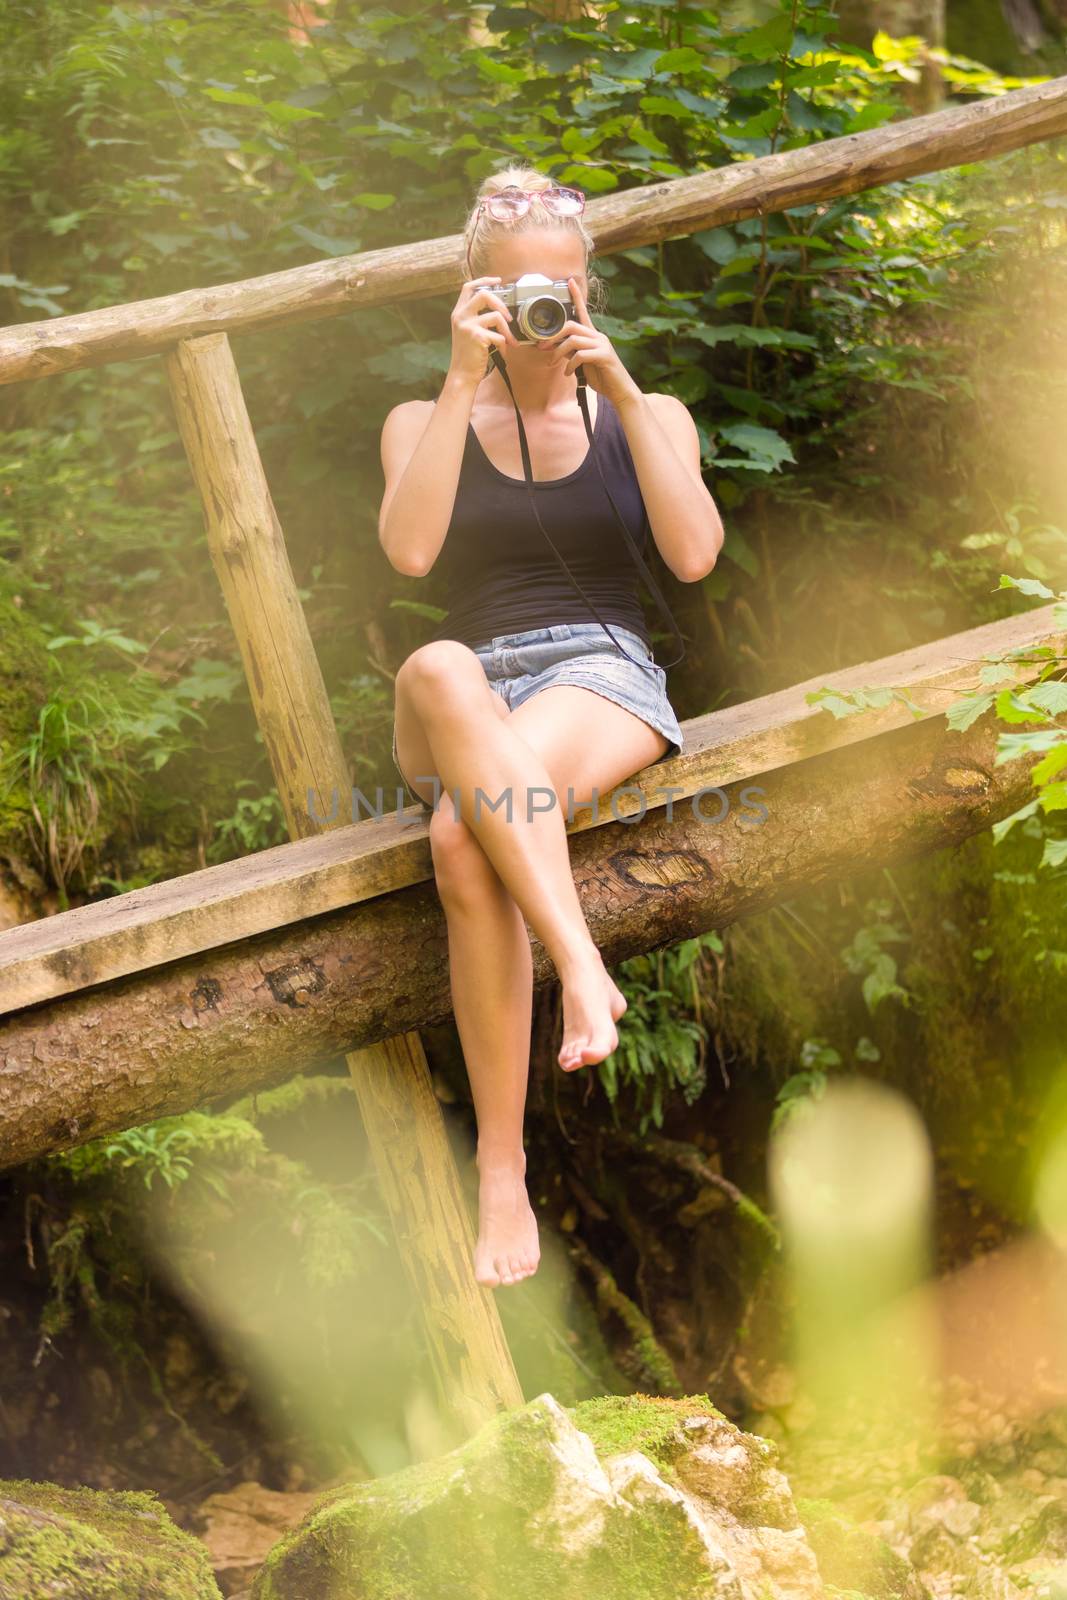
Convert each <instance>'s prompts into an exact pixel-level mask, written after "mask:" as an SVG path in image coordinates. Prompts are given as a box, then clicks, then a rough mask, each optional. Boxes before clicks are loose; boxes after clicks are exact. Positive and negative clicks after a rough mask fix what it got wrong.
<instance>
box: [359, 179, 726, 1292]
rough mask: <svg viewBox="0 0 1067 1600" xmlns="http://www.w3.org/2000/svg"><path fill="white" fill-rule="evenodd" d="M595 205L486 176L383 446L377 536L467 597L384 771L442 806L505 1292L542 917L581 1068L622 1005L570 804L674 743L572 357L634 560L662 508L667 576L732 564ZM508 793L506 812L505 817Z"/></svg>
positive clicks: (442, 861) (520, 1258)
mask: <svg viewBox="0 0 1067 1600" xmlns="http://www.w3.org/2000/svg"><path fill="white" fill-rule="evenodd" d="M583 206H584V197H583V196H582V194H581V193H580V191H577V190H573V189H570V190H568V189H560V188H558V187H557V186H556V185H555V184H554V183H553V181H552V179H551V178H549V177H546V176H545V174H543V173H541V172H539V171H537V170H536V169H533V168H530V167H524V166H519V167H509V168H507V169H505V170H504V171H502V172H497V173H494V174H493V175H491V176H490V177H489V178H487V179H486V180H485V181H484V183H483V184H482V187H481V190H480V192H479V195H478V198H477V202H476V204H475V206H474V208H473V210H472V211H471V214H470V216H469V218H468V221H467V227H466V234H465V237H466V242H467V267H468V281H467V282H465V283H464V285H463V287H462V289H461V290H460V294H459V298H458V300H457V301H456V305H455V307H454V309H453V311H452V319H451V320H452V359H451V364H450V366H449V369H448V373H447V376H446V378H445V381H444V384H443V386H442V389H441V393H440V396H439V398H438V399H437V400H436V401H433V400H408V401H405V402H404V403H402V404H401V405H398V406H396V407H395V408H394V409H393V410H392V411H391V412H390V413H389V415H388V416H387V417H386V419H385V423H384V426H383V429H382V440H381V453H382V467H383V470H384V473H385V493H384V496H383V499H382V505H381V511H380V513H379V521H378V536H379V539H380V541H381V544H382V547H383V549H384V550H385V553H386V555H387V557H388V558H389V561H390V562H391V563H392V565H393V566H394V567H395V568H396V569H397V570H398V571H400V572H404V573H407V574H410V575H412V576H416V577H422V576H424V575H425V574H426V573H427V572H429V571H430V569H431V568H432V567H434V566H435V564H437V565H438V567H439V570H442V569H443V571H444V576H445V579H446V584H447V590H448V598H449V600H450V602H451V609H450V610H449V613H448V615H447V617H446V619H445V622H444V623H443V624H442V625H441V627H440V628H438V630H437V632H436V634H435V636H433V637H432V638H431V639H430V640H428V641H427V643H425V644H423V645H422V646H421V647H420V648H419V649H417V650H415V651H414V652H413V653H412V654H411V655H410V656H408V658H407V660H406V661H404V662H403V664H402V665H401V667H400V669H399V671H398V672H397V675H396V708H395V727H394V736H393V757H394V760H395V762H396V764H397V769H398V771H399V772H400V775H401V777H402V778H403V780H404V782H405V786H406V787H407V788H408V792H409V793H410V794H412V797H413V799H415V800H416V801H418V802H421V803H422V804H423V805H425V806H427V807H432V816H431V817H430V827H429V832H430V848H431V853H432V857H433V864H434V874H435V878H436V882H437V888H438V892H439V894H440V898H441V903H442V906H443V908H444V911H445V917H446V921H447V927H448V949H449V961H450V971H451V990H452V1000H453V1006H454V1013H455V1018H456V1026H457V1030H458V1032H459V1037H460V1042H461V1044H462V1047H463V1054H464V1058H465V1061H466V1064H467V1070H468V1073H469V1075H470V1082H471V1092H472V1095H473V1099H474V1107H475V1114H476V1117H477V1122H478V1150H477V1164H478V1173H479V1236H478V1245H477V1250H476V1253H475V1262H474V1270H475V1275H476V1277H477V1279H478V1281H479V1282H480V1283H483V1284H487V1285H491V1286H493V1287H496V1286H497V1285H499V1284H508V1283H517V1282H519V1281H520V1280H521V1279H523V1278H526V1277H528V1276H529V1275H530V1274H531V1273H532V1272H533V1271H534V1270H535V1269H536V1267H537V1263H538V1259H539V1250H538V1242H537V1223H536V1220H535V1218H534V1214H533V1211H532V1210H531V1207H530V1203H529V1199H528V1197H527V1193H526V1182H525V1171H526V1158H525V1154H524V1151H523V1141H522V1124H523V1112H524V1107H525V1101H526V1089H527V1074H528V1064H529V1049H530V1028H531V1012H532V958H531V950H530V940H529V931H528V927H527V924H528V925H529V929H532V930H533V932H534V933H535V934H536V936H537V938H538V939H540V940H541V942H542V944H543V945H544V947H545V949H546V950H547V951H548V953H549V955H550V956H551V958H552V960H553V962H554V964H555V967H556V971H557V973H558V975H559V978H560V982H561V986H562V994H563V1044H562V1047H561V1049H560V1052H559V1063H560V1066H561V1067H562V1068H563V1070H564V1071H573V1070H575V1069H576V1068H579V1067H583V1066H589V1065H592V1064H593V1063H595V1062H598V1061H603V1060H604V1059H605V1057H607V1056H608V1055H610V1054H611V1052H612V1051H613V1050H614V1049H615V1048H616V1047H617V1045H618V1032H617V1029H616V1026H615V1024H616V1022H617V1021H618V1019H619V1018H620V1017H621V1016H622V1014H623V1012H624V1011H625V1009H626V1001H625V999H624V997H623V995H622V994H621V993H620V991H619V989H618V988H617V987H616V985H615V984H614V983H613V982H612V980H611V978H610V976H609V974H608V972H607V970H606V968H605V966H604V963H603V961H602V959H601V956H600V952H599V951H598V949H597V947H596V945H595V944H594V942H593V939H592V937H591V935H590V932H589V929H588V927H587V926H586V922H585V918H584V916H583V914H582V910H581V906H580V904H579V900H578V895H577V891H576V889H575V884H574V879H573V877H572V875H571V866H570V857H569V853H568V844H567V835H566V821H567V815H568V806H570V808H571V814H572V815H573V813H574V811H576V810H577V809H578V808H580V807H581V806H582V805H583V803H584V804H589V803H590V801H591V799H592V796H593V791H594V789H595V790H596V791H597V792H598V793H599V794H600V795H601V796H604V795H606V794H607V793H608V792H609V791H610V790H611V789H613V788H614V787H615V786H616V785H618V784H620V783H622V782H624V781H625V780H626V779H627V778H629V777H631V776H632V775H633V774H634V773H635V772H638V771H639V770H640V769H641V768H643V767H647V766H649V765H650V764H652V763H653V762H656V761H660V760H662V759H663V758H664V757H665V756H667V755H671V754H675V753H677V752H679V751H680V750H681V748H682V743H683V735H682V730H681V728H680V727H679V724H678V719H677V717H676V716H675V714H674V711H673V708H672V707H671V704H670V701H669V700H668V698H667V694H666V688H665V675H664V671H663V668H662V667H660V666H658V665H656V664H655V662H654V660H653V656H652V650H651V647H650V645H649V642H648V628H647V625H646V623H645V619H644V616H643V613H642V609H641V604H640V599H639V594H638V589H637V584H638V581H639V578H638V573H637V569H636V567H635V566H634V563H633V561H632V560H631V558H630V557H629V555H628V554H627V550H626V546H625V543H624V539H623V535H622V531H621V529H620V528H619V525H618V523H617V521H616V518H615V513H614V511H613V510H612V508H611V504H610V502H609V501H608V498H607V496H606V495H605V493H604V487H603V484H602V482H601V480H600V477H599V474H597V473H596V472H595V471H594V470H592V463H591V460H590V456H589V454H588V448H589V447H588V439H587V436H586V432H585V425H584V422H583V419H582V414H581V411H580V410H579V407H578V403H577V380H576V378H575V368H576V367H577V366H578V365H579V363H580V364H581V365H582V367H583V369H584V371H585V374H586V378H587V381H588V385H589V388H588V390H587V398H588V401H589V408H590V421H591V423H592V424H593V437H594V440H595V442H596V447H597V454H598V456H599V458H600V462H601V465H602V466H603V468H604V475H605V479H606V481H607V482H608V483H609V484H610V486H611V492H612V495H613V496H614V498H615V500H616V503H617V504H618V507H619V510H620V512H621V513H622V516H623V518H624V520H625V522H626V525H627V527H628V528H629V529H630V532H631V534H632V535H633V537H634V538H635V539H637V540H638V548H639V549H641V548H642V546H641V540H640V537H639V535H640V532H641V531H642V530H643V518H644V513H645V510H646V508H647V513H648V519H649V525H650V527H651V530H652V533H653V536H654V538H655V541H656V545H657V547H658V549H659V551H660V552H661V554H662V556H663V559H664V561H665V562H666V563H667V565H668V567H670V569H671V571H672V572H674V573H675V575H676V576H677V577H678V578H680V579H681V580H683V581H687V582H695V581H696V580H697V579H699V578H702V577H703V576H704V575H705V574H706V573H707V572H709V571H710V570H711V568H712V567H713V566H714V565H715V560H716V557H717V556H718V553H719V549H720V547H721V544H722V537H723V533H722V523H721V521H720V519H719V514H718V511H717V510H716V507H715V503H714V501H713V499H712V497H711V495H710V494H709V492H708V490H707V489H706V488H705V486H704V484H703V482H702V480H701V476H700V444H699V438H698V435H697V431H696V426H695V424H694V422H693V419H692V417H691V416H690V415H689V412H688V411H687V409H686V407H685V406H684V405H683V404H682V402H681V401H680V400H677V399H675V398H674V397H673V396H671V395H667V394H649V395H646V394H642V392H641V390H640V389H639V388H638V387H637V385H636V383H635V382H634V380H633V379H632V378H631V376H630V374H629V373H628V372H627V370H626V368H625V367H624V366H623V364H622V362H621V360H620V359H619V356H618V354H617V353H616V351H615V350H614V348H613V347H612V345H611V343H610V341H609V340H608V339H607V337H606V336H605V335H604V334H603V333H601V332H599V331H598V329H597V328H596V327H595V326H594V324H593V322H592V320H591V318H590V316H589V312H588V309H587V302H588V299H589V296H590V292H591V288H592V289H593V290H594V291H595V292H596V296H597V298H599V294H600V290H601V285H600V281H599V279H596V278H595V277H594V278H592V279H591V277H590V272H589V257H590V253H591V250H592V245H593V241H592V239H591V237H590V235H589V234H588V232H587V231H586V229H585V227H584V224H583V222H582V217H581V212H582V209H583ZM529 272H537V273H542V274H543V275H544V276H545V277H546V278H548V279H550V280H551V281H553V282H560V281H563V280H566V281H567V282H568V285H569V293H570V297H571V301H572V304H573V305H574V307H575V308H576V311H577V318H576V319H574V320H569V321H568V322H567V323H566V325H565V326H564V327H563V329H562V331H561V332H560V333H559V334H557V335H556V336H555V337H554V338H552V339H542V340H540V341H538V342H536V343H534V342H532V341H524V340H519V339H516V337H515V334H514V331H513V328H512V322H513V318H512V315H511V313H510V311H509V310H508V308H507V306H506V305H505V304H504V302H503V301H502V300H501V298H500V295H499V293H497V292H496V286H499V285H503V284H505V283H507V284H510V283H514V282H515V281H516V280H517V279H518V278H520V277H521V276H522V275H523V274H524V273H529ZM494 346H495V347H496V348H497V349H498V350H499V351H500V352H501V355H502V356H503V358H504V361H505V363H506V367H507V373H508V377H509V378H510V380H511V384H512V390H513V393H514V403H513V401H512V396H511V394H510V393H509V392H508V389H507V386H506V385H505V383H504V381H503V378H502V376H501V374H500V372H499V371H497V369H496V368H495V367H493V368H492V369H491V370H490V371H488V372H487V367H486V361H487V356H488V355H489V354H490V352H491V350H492V348H493V347H494ZM515 403H517V404H518V407H519V410H520V411H521V414H522V419H523V424H524V426H525V429H526V435H527V439H528V444H529V451H530V459H531V467H532V475H533V479H534V484H535V487H534V490H533V493H534V494H535V495H536V496H537V507H538V511H539V512H540V517H541V521H542V523H543V524H544V528H545V530H546V531H547V532H548V533H549V535H550V536H551V539H552V543H553V544H554V545H555V546H556V548H557V549H558V550H559V551H560V553H561V554H562V556H563V557H564V559H565V560H566V562H567V565H568V567H569V568H570V570H571V572H572V573H573V574H574V576H575V578H576V579H577V581H578V584H579V585H580V588H581V590H582V591H583V592H584V594H585V595H586V596H588V598H589V600H590V601H591V602H592V604H593V605H594V606H595V608H596V611H597V612H598V613H599V614H600V616H601V618H603V620H604V621H605V622H606V623H607V624H608V627H609V628H610V630H611V634H612V635H614V637H615V640H617V641H618V644H616V643H613V642H612V639H611V638H609V636H608V634H607V632H605V630H604V628H603V627H602V626H601V624H600V622H598V621H596V620H594V618H593V615H592V612H591V611H590V608H589V606H588V605H586V604H584V603H583V601H582V599H581V598H580V596H579V595H578V593H576V591H575V589H574V588H573V587H572V586H571V583H570V582H569V580H568V578H567V575H566V574H565V573H564V571H563V570H562V568H561V567H560V564H559V562H558V560H557V558H556V557H555V556H554V555H553V553H552V550H551V548H550V547H549V545H548V543H547V541H546V540H545V538H544V535H543V533H542V532H541V530H540V529H539V528H538V526H537V522H536V520H535V519H534V517H533V515H532V512H531V507H530V491H529V489H528V488H527V486H526V483H525V480H524V477H523V466H522V459H521V455H520V449H519V438H518V425H517V422H516V417H515V409H514V404H515ZM594 404H595V417H594V415H593V407H594ZM644 545H645V549H647V537H646V538H645V541H644ZM642 554H644V551H642ZM618 646H621V647H622V649H621V650H620V648H619V647H618ZM406 773H410V774H411V775H412V776H411V779H410V783H409V781H408V779H407V778H406V777H405V776H404V775H405V774H406ZM435 780H436V785H435ZM476 789H480V790H481V792H482V796H483V799H482V802H481V804H480V805H479V806H478V807H476V806H475V804H474V797H475V791H476ZM445 791H447V793H448V795H449V796H450V797H451V798H450V799H449V800H448V801H447V802H446V801H445V800H444V793H445ZM527 791H534V792H533V793H532V794H531V795H530V797H529V803H528V798H527ZM568 791H570V793H568ZM502 796H506V797H508V798H509V799H510V806H508V805H505V804H498V803H497V802H498V801H499V800H500V798H501V797H502ZM546 796H547V797H548V800H547V802H546ZM553 796H554V797H555V803H551V804H550V803H548V802H551V800H552V797H553ZM486 797H487V798H486ZM438 799H439V801H440V803H437V804H435V800H438ZM457 802H458V806H457Z"/></svg>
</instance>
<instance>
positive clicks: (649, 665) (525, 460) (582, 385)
mask: <svg viewBox="0 0 1067 1600" xmlns="http://www.w3.org/2000/svg"><path fill="white" fill-rule="evenodd" d="M489 359H490V361H491V362H492V363H493V365H494V366H495V367H496V369H497V371H498V372H499V373H500V376H501V377H502V378H503V380H504V382H505V383H506V384H507V388H508V393H509V394H510V395H511V403H512V405H513V406H514V407H515V419H516V421H517V422H518V425H519V449H520V450H521V452H522V470H523V476H524V478H525V480H526V489H527V492H528V494H529V496H530V508H531V510H532V511H533V514H534V519H535V521H536V522H537V526H538V527H539V528H540V530H541V532H542V533H543V534H544V536H545V539H546V541H547V543H548V547H549V549H550V550H551V551H552V554H553V555H554V556H555V558H556V560H557V561H558V562H559V564H560V566H561V567H562V568H563V570H564V572H565V573H566V574H567V577H568V579H569V580H570V583H571V586H572V587H573V588H574V589H575V590H577V592H578V594H579V595H581V597H582V599H583V601H584V602H585V604H586V605H587V606H588V607H589V609H590V611H591V612H592V613H593V615H594V617H595V618H596V620H597V621H598V622H599V623H600V626H601V627H602V628H603V629H604V632H605V633H606V634H607V636H608V638H609V639H610V640H611V642H612V644H613V645H615V647H616V649H618V650H620V651H621V652H622V654H623V655H624V656H625V657H626V659H627V660H628V661H633V662H634V663H635V664H636V665H637V666H639V667H644V668H646V669H647V670H648V671H651V670H652V669H653V667H654V666H656V665H657V664H658V663H656V661H655V660H654V659H653V661H651V662H648V661H640V660H638V658H637V657H636V656H632V655H631V654H630V652H629V651H628V650H626V649H625V648H624V647H623V645H621V644H620V643H619V641H618V639H616V637H615V635H614V634H613V633H612V631H611V629H610V628H609V627H608V625H607V623H606V622H605V621H604V619H603V617H602V616H601V615H600V612H599V611H598V610H597V608H596V606H595V605H594V604H593V602H592V601H591V600H590V598H589V596H588V595H587V594H586V593H585V591H584V590H583V588H582V586H581V584H580V583H579V582H578V580H577V579H576V578H575V576H574V574H573V573H572V572H571V569H570V567H568V565H567V563H566V561H565V560H564V559H563V556H562V555H561V554H560V552H559V551H558V550H557V549H556V546H555V545H554V544H553V543H552V540H551V538H550V537H549V533H548V529H547V528H546V527H545V525H544V523H543V522H542V521H541V514H540V512H539V511H538V509H537V496H536V495H535V493H534V488H533V482H534V478H533V468H532V466H531V464H530V449H529V446H528V444H527V443H526V429H525V428H524V427H523V423H522V413H521V412H520V410H519V405H518V401H517V400H516V399H515V391H514V390H513V389H512V387H511V379H510V378H509V377H508V369H507V364H506V362H505V361H504V358H503V356H502V355H501V354H500V351H499V350H498V349H496V347H495V346H494V348H493V349H492V350H491V351H490V353H489ZM575 376H576V377H577V379H578V405H579V407H580V408H581V413H582V420H583V422H584V423H585V432H586V436H587V438H588V440H589V453H590V455H591V456H592V458H593V461H594V462H595V464H596V469H597V471H598V472H599V474H600V481H601V483H602V484H603V486H604V493H605V494H606V495H607V497H608V500H609V501H610V502H611V508H612V510H613V511H614V513H615V516H616V518H617V520H618V524H619V527H620V528H621V529H622V532H623V537H624V538H625V540H626V545H627V548H628V550H629V553H630V556H631V557H632V559H633V561H634V562H635V564H636V565H637V567H638V568H639V570H640V571H641V573H642V574H643V576H644V579H645V582H646V583H647V584H648V587H649V591H650V593H651V594H652V596H653V598H654V599H655V601H656V604H657V605H658V606H659V609H660V613H661V615H662V616H663V617H664V618H665V619H666V621H667V624H668V626H669V627H670V629H671V632H672V633H673V634H674V637H675V638H676V639H677V641H678V643H679V644H680V645H681V647H682V649H681V654H680V655H677V656H675V658H674V660H673V661H668V662H667V666H668V667H674V666H677V664H678V662H679V661H681V660H682V659H683V658H684V656H685V644H684V642H683V640H682V636H681V634H680V633H679V631H678V624H677V623H676V622H675V620H674V618H673V616H672V615H671V612H670V608H669V606H668V605H667V602H666V600H664V598H663V596H662V594H661V593H660V590H659V585H658V584H657V582H656V580H655V578H654V577H653V576H652V574H651V572H650V571H649V570H648V567H647V565H646V563H645V562H644V560H643V559H642V556H641V552H640V551H639V550H638V548H637V545H636V543H635V542H634V539H633V536H632V534H631V533H630V530H629V528H628V527H627V526H626V523H625V521H624V520H623V516H622V513H621V512H620V510H619V508H618V506H617V505H616V503H615V497H614V495H613V494H612V492H611V490H610V489H609V488H608V484H607V479H606V478H605V477H604V469H603V467H602V466H601V464H600V457H599V456H598V455H597V453H596V446H595V444H594V442H593V429H592V426H591V424H590V421H589V404H588V401H587V400H586V394H585V391H586V388H587V381H586V376H585V372H584V371H583V369H582V367H581V365H580V364H579V366H577V367H576V368H575ZM603 403H604V401H603V397H601V400H600V404H601V405H603ZM644 527H645V529H646V530H647V531H648V532H651V528H650V527H649V521H648V511H647V509H646V511H645V521H644ZM616 626H617V624H616ZM664 670H666V669H664Z"/></svg>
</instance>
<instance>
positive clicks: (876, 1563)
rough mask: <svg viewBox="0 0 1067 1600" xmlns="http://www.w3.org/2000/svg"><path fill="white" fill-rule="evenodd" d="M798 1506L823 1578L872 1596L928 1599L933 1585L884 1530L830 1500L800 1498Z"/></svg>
mask: <svg viewBox="0 0 1067 1600" xmlns="http://www.w3.org/2000/svg"><path fill="white" fill-rule="evenodd" d="M797 1511H798V1513H799V1515H800V1518H801V1520H802V1522H803V1524H804V1528H805V1530H806V1532H807V1535H808V1542H809V1543H810V1545H811V1547H812V1549H813V1550H814V1552H815V1558H816V1560H817V1561H818V1563H819V1573H820V1575H821V1577H822V1579H823V1581H824V1583H827V1584H832V1585H833V1587H834V1588H835V1589H847V1590H851V1591H853V1592H857V1591H858V1592H859V1593H860V1594H863V1595H866V1596H870V1600H896V1597H899V1600H924V1597H926V1596H927V1595H928V1594H929V1592H930V1591H929V1590H928V1589H927V1587H926V1585H925V1584H924V1583H923V1581H922V1579H921V1578H920V1577H919V1574H918V1573H917V1572H916V1571H915V1569H914V1567H912V1566H911V1565H910V1563H909V1562H907V1561H905V1560H904V1558H903V1557H902V1556H899V1555H898V1554H897V1553H896V1551H895V1550H894V1549H893V1548H892V1547H891V1546H890V1545H889V1544H887V1543H886V1541H885V1539H883V1538H882V1537H881V1536H880V1535H879V1534H877V1533H875V1532H872V1531H871V1530H869V1529H866V1528H861V1527H858V1526H857V1525H856V1524H855V1523H853V1522H850V1521H849V1519H848V1518H847V1517H844V1516H842V1515H841V1513H840V1511H839V1510H838V1508H837V1507H836V1506H835V1505H834V1504H833V1502H832V1501H830V1500H798V1501H797Z"/></svg>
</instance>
